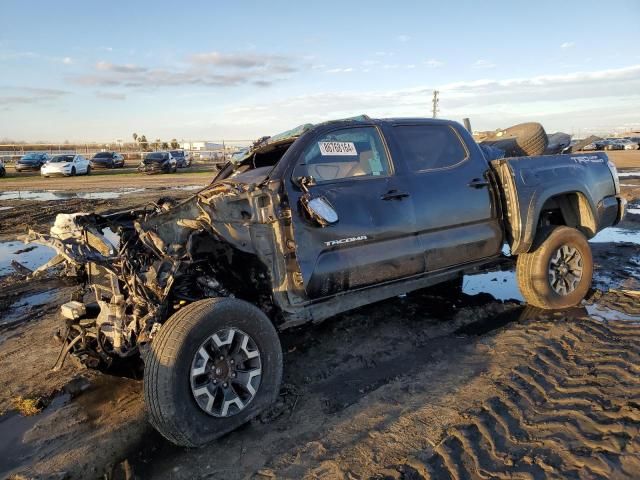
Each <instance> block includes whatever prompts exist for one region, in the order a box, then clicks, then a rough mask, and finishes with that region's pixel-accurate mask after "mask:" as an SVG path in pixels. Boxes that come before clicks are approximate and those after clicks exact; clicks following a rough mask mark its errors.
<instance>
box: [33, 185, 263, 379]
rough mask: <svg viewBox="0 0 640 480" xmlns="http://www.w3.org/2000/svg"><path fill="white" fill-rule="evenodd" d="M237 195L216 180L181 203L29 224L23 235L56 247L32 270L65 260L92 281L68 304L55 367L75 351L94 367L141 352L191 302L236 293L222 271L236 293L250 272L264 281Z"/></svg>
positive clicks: (72, 270) (76, 273)
mask: <svg viewBox="0 0 640 480" xmlns="http://www.w3.org/2000/svg"><path fill="white" fill-rule="evenodd" d="M236 193H237V192H236ZM234 195H235V194H234V189H233V188H231V187H229V186H226V185H225V186H221V187H211V188H210V189H208V190H206V191H205V192H201V193H200V194H199V195H195V196H193V197H191V198H190V199H188V200H186V201H184V202H182V203H179V204H177V205H172V204H171V203H170V202H169V203H164V204H162V205H155V207H154V208H153V209H151V210H141V211H137V212H126V213H123V214H116V215H110V216H100V215H95V214H84V213H77V214H72V215H66V214H65V215H59V216H58V218H57V219H56V222H55V224H54V227H53V228H52V229H51V231H50V232H49V234H40V233H36V232H33V231H31V232H29V234H28V235H26V236H25V237H24V238H23V240H25V241H26V242H35V243H40V244H44V245H47V246H50V247H52V248H54V249H55V251H56V256H55V257H54V258H53V259H52V260H51V261H50V262H48V263H47V264H46V265H43V266H42V267H41V268H39V269H37V270H36V271H34V272H32V273H31V276H37V275H41V274H42V273H43V272H44V271H46V270H47V269H49V268H51V267H54V266H61V265H63V266H64V267H65V270H66V271H67V273H69V274H71V275H74V276H76V277H77V278H78V280H79V281H80V282H81V283H82V284H83V286H84V290H83V292H82V294H80V295H77V296H76V298H74V299H73V300H72V301H71V302H68V303H67V304H65V305H63V306H62V315H63V316H64V318H65V322H66V328H65V331H64V332H61V333H60V336H61V337H62V340H63V341H64V344H65V346H64V348H63V351H62V352H61V355H60V358H59V360H58V362H57V365H56V366H57V367H58V368H59V367H60V366H61V365H62V363H63V362H64V359H65V357H66V356H67V355H68V354H69V353H72V354H74V355H76V356H77V357H78V358H79V359H80V360H81V361H82V362H83V363H84V364H86V365H87V366H89V367H93V368H96V367H98V368H99V367H109V366H111V365H112V364H113V363H114V362H116V363H117V362H118V361H119V360H120V359H124V358H128V357H132V356H135V355H137V354H138V353H139V351H140V349H141V348H142V349H144V347H145V346H146V345H147V344H148V343H149V342H150V341H151V339H152V338H153V335H154V333H155V332H156V331H157V329H158V328H160V326H161V325H162V323H164V321H165V320H166V319H167V318H168V317H169V316H170V315H171V314H173V313H174V312H175V311H177V310H178V309H180V308H182V307H183V306H185V305H186V304H188V303H190V302H193V301H197V300H200V299H203V298H208V297H218V296H233V295H234V293H233V292H232V291H230V290H229V289H228V288H226V287H225V286H224V285H223V282H222V281H221V279H224V283H226V284H229V285H232V286H233V287H234V289H235V290H236V291H237V290H238V289H239V288H241V287H240V286H241V285H243V286H244V287H248V286H249V285H250V284H251V281H248V280H247V279H246V278H245V276H246V275H253V276H254V278H260V279H262V280H264V279H265V274H264V273H263V271H264V268H263V266H262V265H260V264H259V262H257V261H256V260H255V257H254V255H252V253H251V248H252V247H251V245H250V236H249V234H248V228H247V226H246V225H244V224H243V223H242V221H240V222H238V223H237V222H235V221H234V219H236V218H237V219H238V220H242V219H243V215H244V214H243V213H242V212H243V207H242V206H240V205H239V204H235V203H234ZM214 203H215V206H214ZM240 203H242V202H240ZM217 217H222V219H220V218H217ZM240 265H241V266H242V271H240V270H241V269H240V268H239V267H240ZM247 269H249V270H247ZM251 269H253V271H251ZM247 271H249V273H248V274H247ZM263 284H264V282H263Z"/></svg>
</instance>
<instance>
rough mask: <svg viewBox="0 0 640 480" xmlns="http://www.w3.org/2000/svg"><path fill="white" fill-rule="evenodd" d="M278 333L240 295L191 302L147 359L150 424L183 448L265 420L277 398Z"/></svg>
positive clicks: (163, 332) (279, 373) (155, 342)
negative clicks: (264, 412) (255, 420)
mask: <svg viewBox="0 0 640 480" xmlns="http://www.w3.org/2000/svg"><path fill="white" fill-rule="evenodd" d="M281 378H282V350H281V347H280V340H279V338H278V334H277V333H276V330H275V328H274V326H273V324H272V323H271V321H270V320H269V319H268V318H267V317H266V315H265V314H264V313H263V312H262V311H260V310H259V309H258V308H256V307H255V306H253V305H251V304H249V303H247V302H244V301H242V300H238V299H234V298H216V299H207V300H202V301H199V302H195V303H192V304H191V305H189V306H187V307H185V308H184V309H182V310H180V311H179V312H178V313H176V314H175V315H173V316H172V317H171V318H170V319H169V320H168V321H167V322H166V323H165V324H164V325H163V326H162V327H161V328H160V331H159V332H158V334H157V335H156V336H155V338H154V339H153V342H152V344H151V349H150V351H149V353H148V355H147V357H146V358H145V377H144V393H145V403H146V405H147V409H148V411H149V421H150V422H151V424H152V425H153V426H154V427H155V428H156V429H157V430H158V431H159V432H160V433H161V434H162V435H163V436H165V437H166V438H167V439H168V440H169V441H171V442H173V443H175V444H176V445H181V446H188V447H195V446H200V445H204V444H205V443H207V442H210V441H212V440H214V439H216V438H218V437H220V436H221V435H224V434H225V433H228V432H230V431H232V430H234V429H236V428H238V427H239V426H240V425H242V424H244V423H246V422H247V421H249V420H251V419H252V418H254V417H255V416H256V415H258V414H259V413H260V412H261V411H262V410H263V409H264V408H265V407H267V406H268V405H269V404H271V403H272V402H273V401H274V400H275V399H276V398H277V395H278V391H279V389H280V381H281Z"/></svg>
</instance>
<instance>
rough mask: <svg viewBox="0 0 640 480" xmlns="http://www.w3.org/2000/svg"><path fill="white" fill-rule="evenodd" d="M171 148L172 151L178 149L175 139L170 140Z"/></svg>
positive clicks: (178, 145)
mask: <svg viewBox="0 0 640 480" xmlns="http://www.w3.org/2000/svg"><path fill="white" fill-rule="evenodd" d="M171 148H173V149H176V148H180V144H179V143H178V140H176V139H175V138H172V139H171Z"/></svg>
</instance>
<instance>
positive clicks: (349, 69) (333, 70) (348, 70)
mask: <svg viewBox="0 0 640 480" xmlns="http://www.w3.org/2000/svg"><path fill="white" fill-rule="evenodd" d="M353 71H354V69H353V68H352V67H347V68H330V69H329V70H325V72H324V73H351V72H353Z"/></svg>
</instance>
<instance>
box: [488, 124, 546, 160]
mask: <svg viewBox="0 0 640 480" xmlns="http://www.w3.org/2000/svg"><path fill="white" fill-rule="evenodd" d="M481 143H484V144H486V145H491V146H493V147H496V148H499V149H501V150H503V151H504V152H505V153H506V155H507V156H510V157H519V156H526V155H543V154H544V152H545V150H546V148H547V145H548V143H549V140H548V138H547V133H546V132H545V131H544V128H543V127H542V125H540V124H539V123H534V122H530V123H521V124H519V125H514V126H513V127H509V128H507V129H505V130H500V131H498V132H496V133H495V134H493V135H491V136H490V137H488V138H486V139H484V140H483V141H482V142H481Z"/></svg>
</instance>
